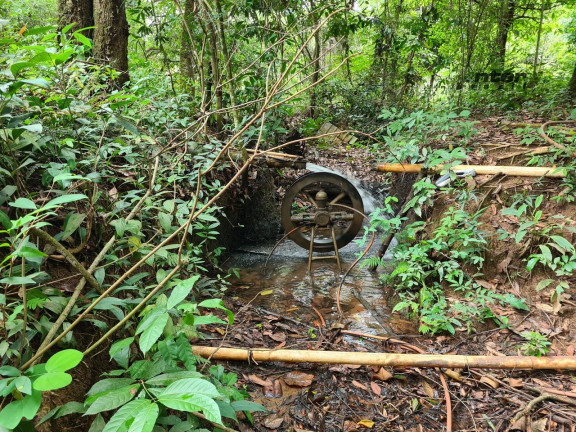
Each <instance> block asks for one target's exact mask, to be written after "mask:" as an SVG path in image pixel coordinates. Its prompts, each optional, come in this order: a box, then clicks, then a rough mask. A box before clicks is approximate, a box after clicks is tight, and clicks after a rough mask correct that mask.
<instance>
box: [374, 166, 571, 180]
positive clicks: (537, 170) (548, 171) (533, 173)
mask: <svg viewBox="0 0 576 432" xmlns="http://www.w3.org/2000/svg"><path fill="white" fill-rule="evenodd" d="M443 169H444V166H443V165H438V166H435V167H431V168H428V170H430V171H432V172H436V173H439V172H441V171H442V170H443ZM450 169H451V170H452V171H464V170H474V171H476V174H481V175H482V174H506V175H509V176H520V177H558V178H563V177H566V169H565V168H562V167H525V166H496V165H456V166H453V167H450ZM376 170H377V171H380V172H396V173H418V172H420V171H421V170H422V165H419V164H414V165H411V164H399V163H395V164H385V163H379V164H378V165H377V166H376Z"/></svg>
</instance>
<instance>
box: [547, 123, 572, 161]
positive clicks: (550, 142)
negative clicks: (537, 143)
mask: <svg viewBox="0 0 576 432" xmlns="http://www.w3.org/2000/svg"><path fill="white" fill-rule="evenodd" d="M565 123H576V120H560V121H548V122H546V123H544V124H543V125H542V127H541V128H540V136H541V137H542V138H544V139H545V140H546V141H547V142H548V143H549V144H551V145H553V146H555V147H558V148H559V149H560V150H562V151H565V152H566V153H568V154H569V155H570V156H575V155H576V154H575V153H574V152H573V151H572V150H569V149H567V148H566V147H564V146H563V145H562V144H559V143H557V142H556V141H554V140H553V139H552V138H550V137H549V136H548V134H547V133H546V129H548V126H553V125H557V124H565Z"/></svg>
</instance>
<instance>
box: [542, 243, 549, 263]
mask: <svg viewBox="0 0 576 432" xmlns="http://www.w3.org/2000/svg"><path fill="white" fill-rule="evenodd" d="M540 250H541V251H542V255H544V258H546V259H547V260H548V261H552V251H551V250H550V248H549V247H548V246H546V245H540Z"/></svg>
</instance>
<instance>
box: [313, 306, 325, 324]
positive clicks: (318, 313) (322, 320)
mask: <svg viewBox="0 0 576 432" xmlns="http://www.w3.org/2000/svg"><path fill="white" fill-rule="evenodd" d="M310 307H311V308H312V309H314V312H316V315H318V316H319V317H320V323H321V324H322V327H325V326H326V321H324V317H323V316H322V314H321V313H320V311H319V310H318V309H316V308H315V307H314V306H312V305H310Z"/></svg>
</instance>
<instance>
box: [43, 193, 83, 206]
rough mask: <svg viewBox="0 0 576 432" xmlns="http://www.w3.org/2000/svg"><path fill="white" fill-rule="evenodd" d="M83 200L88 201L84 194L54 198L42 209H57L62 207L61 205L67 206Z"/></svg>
mask: <svg viewBox="0 0 576 432" xmlns="http://www.w3.org/2000/svg"><path fill="white" fill-rule="evenodd" d="M83 199H88V197H87V196H86V195H84V194H67V195H62V196H59V197H56V198H54V199H51V200H50V201H48V203H47V204H46V205H45V206H44V209H51V208H55V207H58V206H59V205H62V204H68V203H71V202H74V201H79V200H83Z"/></svg>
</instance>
